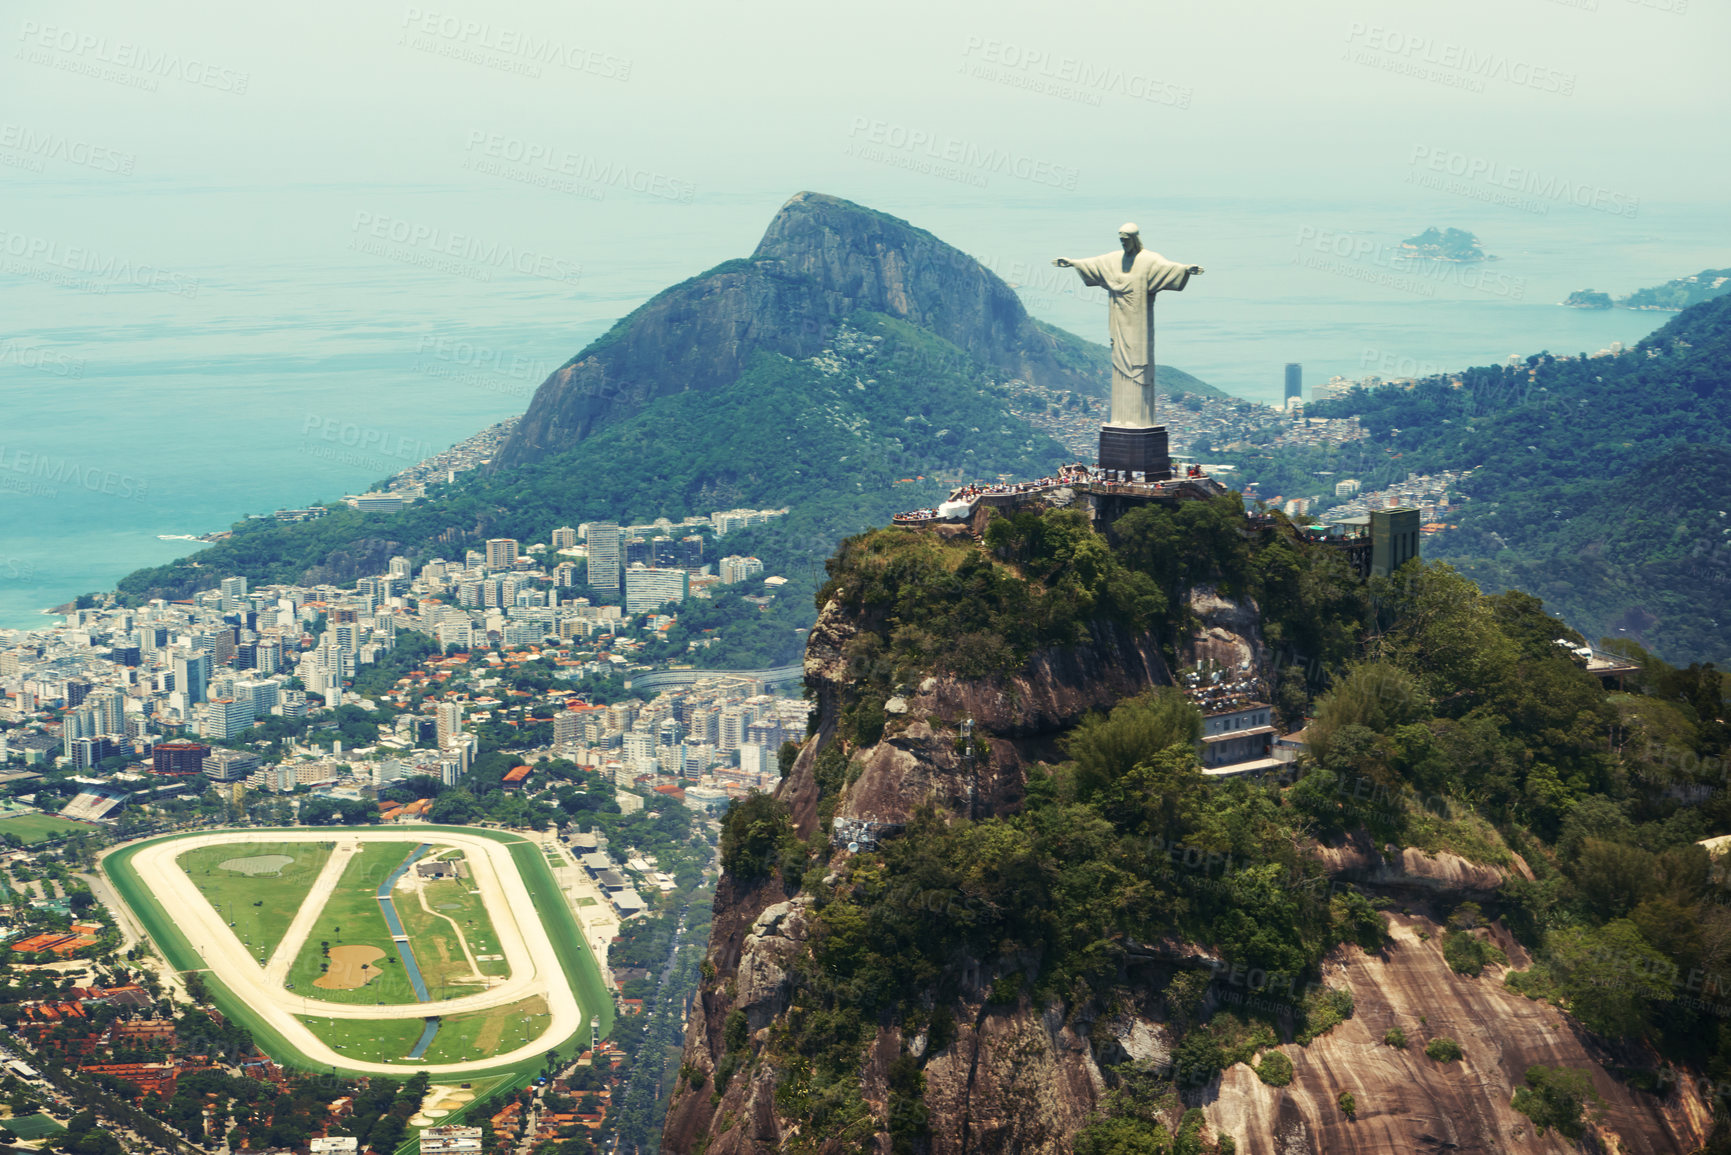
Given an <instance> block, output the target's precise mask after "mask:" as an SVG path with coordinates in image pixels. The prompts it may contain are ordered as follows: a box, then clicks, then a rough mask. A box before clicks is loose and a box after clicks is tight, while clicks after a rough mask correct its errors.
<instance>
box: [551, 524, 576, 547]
mask: <svg viewBox="0 0 1731 1155" xmlns="http://www.w3.org/2000/svg"><path fill="white" fill-rule="evenodd" d="M576 544H577V531H576V530H574V529H572V528H571V527H570V526H568V525H562V526H560V527H559V528H558V529H556V530H554V531H553V548H554V549H570V548H571V547H572V546H574V545H576Z"/></svg>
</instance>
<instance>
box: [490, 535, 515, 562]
mask: <svg viewBox="0 0 1731 1155" xmlns="http://www.w3.org/2000/svg"><path fill="white" fill-rule="evenodd" d="M516 562H517V539H516V538H514V537H495V538H490V539H489V540H488V541H487V568H488V569H489V570H501V569H510V568H511V567H512V566H513V565H515V564H516Z"/></svg>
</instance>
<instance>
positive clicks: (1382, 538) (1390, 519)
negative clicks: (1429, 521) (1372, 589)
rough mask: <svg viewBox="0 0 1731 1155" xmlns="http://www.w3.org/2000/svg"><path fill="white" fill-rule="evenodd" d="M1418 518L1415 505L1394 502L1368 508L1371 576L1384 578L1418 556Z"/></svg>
mask: <svg viewBox="0 0 1731 1155" xmlns="http://www.w3.org/2000/svg"><path fill="white" fill-rule="evenodd" d="M1420 521H1421V518H1420V517H1419V511H1418V507H1417V506H1412V505H1397V506H1394V507H1393V508H1391V509H1373V510H1371V511H1370V572H1371V576H1372V577H1387V576H1389V575H1390V574H1392V573H1393V572H1394V571H1395V570H1397V569H1399V568H1400V567H1401V566H1403V565H1405V564H1406V563H1407V562H1409V561H1412V560H1413V559H1415V558H1417V557H1418V555H1419V554H1418V539H1419V524H1420Z"/></svg>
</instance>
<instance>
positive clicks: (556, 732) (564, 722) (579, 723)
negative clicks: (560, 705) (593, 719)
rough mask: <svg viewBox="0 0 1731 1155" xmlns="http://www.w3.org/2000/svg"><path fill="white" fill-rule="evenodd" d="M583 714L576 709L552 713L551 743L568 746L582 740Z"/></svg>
mask: <svg viewBox="0 0 1731 1155" xmlns="http://www.w3.org/2000/svg"><path fill="white" fill-rule="evenodd" d="M583 721H584V718H583V715H582V714H581V713H579V712H578V711H576V710H561V711H559V712H558V713H557V714H554V715H553V745H555V746H570V745H575V744H576V743H578V742H581V741H582V740H583Z"/></svg>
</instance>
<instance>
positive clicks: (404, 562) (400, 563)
mask: <svg viewBox="0 0 1731 1155" xmlns="http://www.w3.org/2000/svg"><path fill="white" fill-rule="evenodd" d="M390 572H391V576H392V577H394V578H407V577H408V576H409V575H410V573H411V572H413V567H412V565H411V564H410V562H409V559H408V558H406V557H394V558H392V559H391V571H390Z"/></svg>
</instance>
